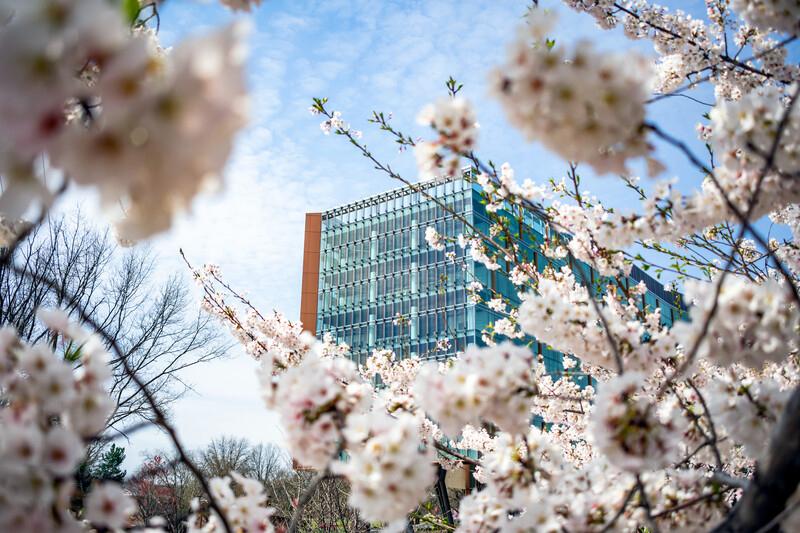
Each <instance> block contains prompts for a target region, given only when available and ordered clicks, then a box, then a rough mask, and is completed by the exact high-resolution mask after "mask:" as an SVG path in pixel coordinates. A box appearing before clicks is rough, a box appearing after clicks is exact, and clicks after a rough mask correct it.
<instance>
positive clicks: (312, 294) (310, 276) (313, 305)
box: [300, 213, 322, 335]
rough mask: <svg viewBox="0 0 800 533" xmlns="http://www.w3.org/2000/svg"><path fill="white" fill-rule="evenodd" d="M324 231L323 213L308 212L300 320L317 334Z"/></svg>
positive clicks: (306, 327)
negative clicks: (321, 238)
mask: <svg viewBox="0 0 800 533" xmlns="http://www.w3.org/2000/svg"><path fill="white" fill-rule="evenodd" d="M321 232H322V215H321V214H320V213H306V231H305V238H304V239H303V281H302V293H301V294H300V321H301V322H302V323H303V329H304V330H305V331H308V332H310V333H311V334H312V335H316V334H317V300H318V291H319V247H320V234H321Z"/></svg>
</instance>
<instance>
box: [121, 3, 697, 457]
mask: <svg viewBox="0 0 800 533" xmlns="http://www.w3.org/2000/svg"><path fill="white" fill-rule="evenodd" d="M541 3H542V5H544V6H545V7H553V8H557V9H558V11H559V12H561V14H562V16H561V17H560V19H559V24H558V30H557V32H556V33H555V37H556V40H557V42H559V43H568V42H572V41H574V40H577V39H581V38H590V39H592V40H593V41H595V42H596V43H597V45H598V46H599V47H600V48H602V49H605V50H619V51H621V52H624V51H631V50H638V51H640V52H641V53H646V54H652V52H651V48H650V45H649V43H646V42H633V41H630V40H628V39H627V38H625V37H624V36H623V35H622V33H621V31H613V32H602V31H600V30H598V29H596V28H595V25H594V21H593V19H591V18H590V17H589V16H585V15H578V14H576V13H573V12H571V11H569V10H567V9H565V8H562V7H561V6H560V2H556V1H554V0H550V1H548V0H543V1H542V2H541ZM673 4H674V5H678V6H679V7H681V8H684V9H686V8H689V7H691V8H692V9H695V10H699V12H700V13H702V10H703V3H702V2H701V1H691V2H674V3H673ZM526 6H527V2H524V1H519V0H513V1H512V0H509V1H503V2H499V1H483V2H478V1H469V0H458V1H455V0H437V1H436V2H422V1H414V2H378V1H370V0H361V1H343V0H333V1H325V2H304V1H284V2H278V1H266V2H264V4H263V5H262V6H261V7H260V8H259V9H257V10H256V11H255V12H254V14H253V15H251V16H244V17H239V18H249V19H251V21H252V23H253V32H252V35H251V39H250V50H251V51H250V59H249V64H248V79H249V85H250V90H251V95H252V115H251V122H250V125H249V127H248V128H247V129H246V130H245V131H243V132H242V133H241V134H240V136H239V138H238V140H237V144H236V149H235V153H234V156H233V157H232V159H231V161H230V164H229V166H228V168H227V172H226V188H225V190H224V191H223V192H222V193H220V194H218V195H216V196H213V197H207V198H203V199H201V200H200V201H198V202H197V203H196V205H195V206H194V209H193V213H192V214H190V215H187V216H185V217H182V218H181V220H180V221H179V223H178V224H177V225H176V227H175V228H174V230H173V231H172V232H170V233H169V234H168V235H165V236H162V237H159V238H157V239H156V240H155V249H156V250H157V251H158V253H159V254H160V256H161V262H160V264H161V270H162V272H163V273H168V272H175V271H184V270H185V269H184V267H183V266H182V263H181V262H180V260H179V257H178V255H177V249H178V247H183V249H184V250H185V251H186V253H187V254H188V256H189V258H190V259H191V260H192V261H193V262H194V263H195V264H200V263H203V262H210V263H216V264H218V265H220V267H221V268H222V271H223V273H224V274H225V277H226V278H227V279H228V281H230V282H231V283H232V284H233V285H234V286H236V287H239V288H241V289H243V290H245V291H246V292H247V293H248V294H249V296H250V297H251V298H252V300H253V301H254V302H255V303H256V304H257V305H258V306H259V307H260V308H262V309H264V310H270V309H279V310H282V311H283V312H285V313H286V314H287V315H288V316H290V317H296V316H297V314H298V309H299V297H300V272H301V264H302V237H303V220H304V214H305V213H306V212H307V211H319V210H324V209H327V208H330V207H333V206H336V205H339V204H343V203H347V202H349V201H352V200H355V199H358V198H360V197H363V196H366V195H369V194H373V193H377V192H380V191H383V190H386V189H390V188H393V187H396V186H398V184H397V183H396V182H392V181H390V179H389V178H388V177H386V176H385V175H382V174H380V173H379V172H378V171H376V170H374V169H373V168H372V167H371V165H370V164H369V162H367V161H366V160H365V159H363V158H362V157H361V156H360V155H359V154H358V153H356V152H355V150H354V149H353V148H352V147H351V146H350V145H349V144H347V143H346V142H344V141H343V139H341V138H338V137H336V136H330V137H326V136H324V135H322V133H321V131H320V129H319V118H318V117H313V116H311V115H310V114H309V113H308V111H307V108H308V107H309V105H310V104H311V99H312V97H315V96H319V97H321V96H326V97H328V98H329V99H330V104H329V107H330V108H331V109H336V110H339V111H341V112H342V113H343V115H344V118H345V119H346V120H348V121H349V122H350V123H351V125H352V126H353V127H354V128H356V129H360V130H363V131H364V141H365V142H366V143H367V144H368V145H369V146H370V148H372V149H373V151H374V152H375V153H376V154H377V156H378V157H379V158H380V159H382V160H384V161H387V162H389V163H391V165H392V166H393V167H394V168H396V169H397V170H399V171H401V173H402V174H404V175H405V176H406V177H407V178H414V177H415V175H416V171H415V167H414V160H413V155H412V154H411V153H408V152H407V153H403V154H401V153H398V152H397V149H396V145H394V143H392V142H391V140H390V139H389V138H388V137H386V136H385V135H384V134H382V133H381V132H380V131H379V130H378V129H377V128H374V127H372V126H371V125H370V124H368V123H367V120H366V119H367V118H368V117H369V116H370V114H371V112H372V111H373V110H379V111H384V112H392V113H393V115H394V117H395V118H394V123H395V125H396V126H397V127H398V128H400V129H402V130H404V131H405V132H407V133H410V134H412V135H414V136H417V135H422V136H424V135H426V134H427V133H428V132H427V131H425V129H423V128H421V127H420V126H418V125H416V123H415V117H416V115H417V112H418V111H419V109H420V108H421V107H422V106H423V105H425V104H426V103H428V102H430V101H433V100H435V99H436V98H438V97H439V96H443V95H444V94H445V90H444V82H445V80H446V79H447V78H448V77H449V76H451V75H452V76H453V77H455V78H456V79H458V80H459V82H461V83H463V84H464V86H465V87H464V90H463V93H462V94H463V95H464V96H466V97H467V98H469V99H470V100H472V101H473V103H474V104H475V106H476V108H477V112H478V119H479V122H480V124H481V132H480V140H479V146H478V151H479V152H480V154H481V156H482V157H483V158H485V159H492V160H493V161H495V162H497V163H502V162H506V161H507V162H509V163H510V164H511V165H512V166H513V167H514V168H515V169H516V171H517V177H518V178H519V179H524V178H532V179H534V180H535V181H546V180H547V179H549V178H551V177H552V178H560V177H561V176H562V175H563V174H564V172H565V170H566V165H565V164H564V163H563V162H561V161H560V160H559V159H558V158H556V157H554V156H552V155H550V154H549V153H548V152H547V151H546V150H544V149H543V148H541V147H540V146H537V145H535V144H530V143H527V142H525V141H524V140H523V138H522V136H521V135H520V134H519V133H518V132H517V131H516V130H514V129H512V128H511V127H510V126H509V125H508V123H507V122H506V120H505V118H504V116H503V113H502V110H501V109H500V107H499V105H498V104H497V103H496V102H495V101H493V100H491V99H490V98H489V97H488V96H487V91H486V86H487V73H488V72H489V70H490V69H491V68H492V67H493V66H495V65H497V64H499V63H501V62H502V61H503V59H504V55H505V50H506V46H507V44H508V43H509V42H510V41H511V40H512V39H513V38H514V35H515V30H516V27H517V25H518V24H519V23H520V22H521V16H522V14H523V13H524V12H525V9H526ZM161 17H162V20H161V28H162V31H161V40H162V42H163V43H164V44H166V45H171V44H174V43H176V42H178V41H179V40H180V39H181V38H183V37H185V36H186V35H189V34H194V33H202V32H204V31H208V30H210V29H212V28H214V27H216V26H219V25H221V24H224V23H226V22H227V21H229V20H232V19H233V18H234V17H233V16H232V15H231V14H230V13H229V12H228V11H227V10H226V9H224V8H223V7H221V6H219V5H217V4H216V3H215V2H210V3H208V2H198V1H190V0H170V1H169V2H166V3H165V4H164V7H163V9H162V15H161ZM706 110H707V108H704V107H703V106H701V105H698V104H694V103H692V102H689V101H688V100H685V99H670V100H666V101H664V102H662V103H659V104H657V105H654V106H652V108H651V109H650V110H649V111H650V117H651V119H654V120H656V121H658V122H659V123H661V124H662V125H663V126H664V127H665V128H666V129H668V130H669V131H671V132H673V133H674V134H678V135H683V136H684V137H687V138H693V133H692V132H693V128H694V125H695V124H696V123H697V122H698V121H699V120H700V119H701V115H702V113H704V112H705V111H706ZM676 119H679V120H676ZM698 150H699V148H698ZM659 151H660V155H661V157H662V159H663V160H664V162H665V163H666V164H667V166H668V168H669V171H668V173H667V174H665V175H664V177H668V176H669V175H678V176H680V177H681V178H682V179H685V180H687V181H690V182H692V183H698V179H697V173H696V172H695V171H694V170H692V169H691V167H689V165H688V164H686V162H685V161H684V158H683V156H681V155H680V154H678V153H677V152H676V151H674V150H671V149H660V150H659ZM583 174H585V175H586V178H585V182H584V188H585V189H588V190H590V191H592V192H595V193H598V194H599V193H602V194H601V197H602V198H603V199H605V200H606V201H608V202H610V203H611V205H615V206H617V207H626V206H627V207H628V208H630V209H634V208H635V207H636V204H635V202H634V201H633V199H632V197H631V195H630V194H629V191H627V189H625V188H624V187H622V186H621V185H619V184H618V180H614V179H613V178H608V177H606V178H602V177H601V178H596V177H593V176H591V175H590V173H589V172H588V170H586V169H584V170H583ZM687 178H688V179H687ZM187 279H188V274H187ZM254 368H255V363H253V362H252V361H250V360H249V359H248V358H247V357H246V356H244V355H243V354H241V353H240V351H239V350H238V349H235V350H234V351H233V352H232V354H231V356H230V357H229V358H226V359H224V360H221V361H218V362H214V363H210V364H207V365H204V366H202V367H195V368H193V369H191V371H190V372H188V373H187V375H186V378H187V381H188V382H190V383H192V384H193V385H194V387H195V391H194V392H190V393H189V394H188V395H187V396H186V397H185V398H184V399H182V400H181V401H180V402H179V403H178V404H177V405H176V406H175V409H174V416H175V420H176V422H177V426H178V428H179V430H180V432H181V434H182V435H184V437H185V440H186V441H187V443H188V445H189V446H190V447H201V446H203V445H205V444H206V443H207V442H208V441H209V440H210V439H211V438H213V437H215V436H219V435H223V434H229V435H237V436H243V437H247V438H249V439H250V440H252V441H254V442H260V441H274V442H277V443H279V444H280V443H281V441H282V431H281V429H280V427H279V424H278V422H277V419H276V417H275V416H273V415H272V414H271V413H268V412H267V411H266V410H265V408H264V407H263V404H262V402H261V400H260V398H259V396H258V387H257V382H256V378H255V376H254V372H253V370H254ZM123 444H124V445H126V446H128V448H129V449H128V455H129V459H128V462H127V466H128V468H129V470H133V468H134V466H135V465H136V464H138V463H139V461H140V453H141V452H142V451H143V450H154V449H157V448H160V447H164V446H165V445H166V440H165V439H163V438H162V437H161V436H159V435H158V434H157V432H155V431H148V432H142V433H140V434H138V435H136V436H135V438H133V439H132V442H131V443H130V444H127V443H123Z"/></svg>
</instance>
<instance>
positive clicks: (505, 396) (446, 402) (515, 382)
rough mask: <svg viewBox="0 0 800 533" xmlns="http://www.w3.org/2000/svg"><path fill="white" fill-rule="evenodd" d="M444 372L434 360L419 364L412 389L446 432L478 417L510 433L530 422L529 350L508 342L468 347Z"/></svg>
mask: <svg viewBox="0 0 800 533" xmlns="http://www.w3.org/2000/svg"><path fill="white" fill-rule="evenodd" d="M442 370H443V371H440V368H439V366H438V365H437V364H436V363H428V364H426V365H425V366H423V367H422V368H421V369H420V370H419V374H418V377H417V381H416V383H415V385H414V391H415V396H416V397H417V399H418V402H419V406H420V407H421V408H422V409H423V410H424V411H425V412H426V413H427V414H428V415H429V416H431V417H432V418H433V419H434V420H435V421H436V422H438V424H439V425H440V426H441V428H442V430H443V431H444V432H445V433H446V434H447V435H448V436H450V437H455V436H457V435H458V434H459V432H460V431H461V428H462V427H464V426H465V425H466V424H473V425H477V424H480V421H481V419H483V420H487V421H491V422H494V423H495V424H497V425H498V426H499V427H501V428H502V429H503V430H505V431H508V432H511V433H514V432H521V431H523V430H524V429H525V428H527V427H528V426H529V424H530V410H531V402H530V398H531V396H533V395H534V394H535V393H536V381H535V375H534V373H533V353H532V352H531V350H530V349H529V348H527V347H525V346H516V345H514V344H512V343H510V342H504V343H502V344H498V345H496V346H493V347H489V348H485V349H481V348H478V347H477V346H470V347H468V348H467V349H466V351H465V352H464V353H463V354H462V355H461V356H459V357H458V358H457V359H455V360H454V361H452V362H451V364H450V365H448V366H447V367H446V368H444V369H442Z"/></svg>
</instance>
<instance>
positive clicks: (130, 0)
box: [122, 0, 139, 24]
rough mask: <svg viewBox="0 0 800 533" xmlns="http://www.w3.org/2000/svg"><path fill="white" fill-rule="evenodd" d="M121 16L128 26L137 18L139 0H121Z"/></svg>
mask: <svg viewBox="0 0 800 533" xmlns="http://www.w3.org/2000/svg"><path fill="white" fill-rule="evenodd" d="M122 14H123V15H124V16H125V20H127V21H128V23H129V24H133V23H134V22H136V19H137V18H139V0H122Z"/></svg>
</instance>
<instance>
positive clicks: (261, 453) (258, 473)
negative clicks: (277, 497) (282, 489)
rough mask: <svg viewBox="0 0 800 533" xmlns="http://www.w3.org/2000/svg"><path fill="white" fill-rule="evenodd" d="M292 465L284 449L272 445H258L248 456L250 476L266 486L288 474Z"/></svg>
mask: <svg viewBox="0 0 800 533" xmlns="http://www.w3.org/2000/svg"><path fill="white" fill-rule="evenodd" d="M291 463H292V460H291V458H290V456H289V454H288V452H286V450H284V449H283V448H280V447H279V446H277V445H275V444H272V443H267V444H258V445H257V446H253V448H252V449H251V450H250V454H249V456H248V469H247V472H248V476H249V477H251V478H253V479H257V480H259V481H260V482H261V483H263V484H264V485H266V484H268V483H270V482H272V481H273V480H274V479H276V478H277V477H278V476H280V475H282V474H283V473H284V472H286V471H287V470H288V468H289V466H290V465H291Z"/></svg>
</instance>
